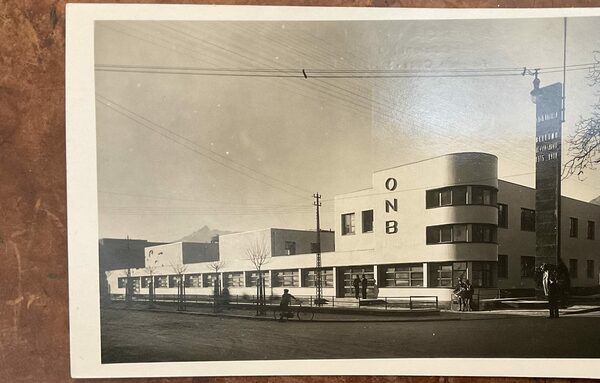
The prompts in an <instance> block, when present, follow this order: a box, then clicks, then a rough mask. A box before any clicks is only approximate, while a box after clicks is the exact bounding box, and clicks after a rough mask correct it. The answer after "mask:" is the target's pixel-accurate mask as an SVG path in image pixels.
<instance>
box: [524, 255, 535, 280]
mask: <svg viewBox="0 0 600 383" xmlns="http://www.w3.org/2000/svg"><path fill="white" fill-rule="evenodd" d="M534 275H535V257H531V256H524V257H521V278H533V277H534Z"/></svg>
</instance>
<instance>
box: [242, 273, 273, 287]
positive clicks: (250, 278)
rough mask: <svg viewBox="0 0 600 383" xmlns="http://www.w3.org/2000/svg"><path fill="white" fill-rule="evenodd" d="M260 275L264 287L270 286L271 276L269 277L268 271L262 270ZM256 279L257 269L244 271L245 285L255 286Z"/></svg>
mask: <svg viewBox="0 0 600 383" xmlns="http://www.w3.org/2000/svg"><path fill="white" fill-rule="evenodd" d="M261 274H262V277H263V280H264V283H265V287H271V278H269V272H268V271H263V272H262V273H261ZM257 280H258V271H248V272H246V287H256V285H257Z"/></svg>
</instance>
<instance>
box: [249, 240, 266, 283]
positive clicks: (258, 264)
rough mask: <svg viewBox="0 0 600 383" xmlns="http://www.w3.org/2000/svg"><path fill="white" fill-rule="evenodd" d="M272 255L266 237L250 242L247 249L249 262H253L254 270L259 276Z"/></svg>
mask: <svg viewBox="0 0 600 383" xmlns="http://www.w3.org/2000/svg"><path fill="white" fill-rule="evenodd" d="M270 255H271V254H270V252H269V247H268V245H267V241H266V240H265V238H264V237H263V238H261V239H257V240H255V241H253V242H250V244H249V245H248V247H247V248H246V256H247V257H248V260H249V261H250V262H252V264H253V265H254V268H255V269H256V271H258V273H259V274H260V273H261V269H262V267H263V265H265V264H266V263H268V262H269V260H270Z"/></svg>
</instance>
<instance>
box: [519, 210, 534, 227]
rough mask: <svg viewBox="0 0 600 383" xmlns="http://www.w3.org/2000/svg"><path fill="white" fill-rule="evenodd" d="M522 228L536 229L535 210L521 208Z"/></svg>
mask: <svg viewBox="0 0 600 383" xmlns="http://www.w3.org/2000/svg"><path fill="white" fill-rule="evenodd" d="M521 230H522V231H535V210H531V209H525V208H521Z"/></svg>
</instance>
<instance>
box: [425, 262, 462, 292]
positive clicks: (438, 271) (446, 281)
mask: <svg viewBox="0 0 600 383" xmlns="http://www.w3.org/2000/svg"><path fill="white" fill-rule="evenodd" d="M466 277H467V263H466V262H448V263H430V264H429V280H430V283H431V287H448V288H451V287H454V285H455V284H456V283H455V282H456V281H457V280H458V278H466Z"/></svg>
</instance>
